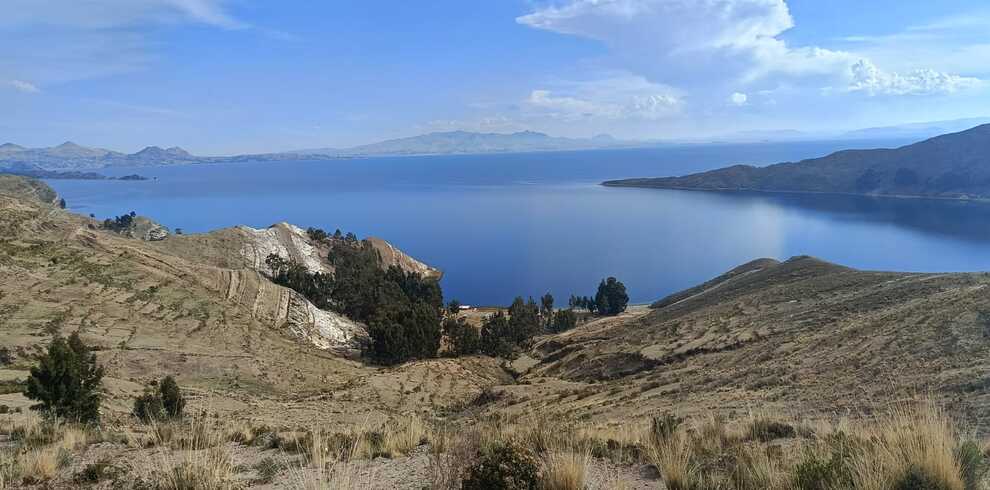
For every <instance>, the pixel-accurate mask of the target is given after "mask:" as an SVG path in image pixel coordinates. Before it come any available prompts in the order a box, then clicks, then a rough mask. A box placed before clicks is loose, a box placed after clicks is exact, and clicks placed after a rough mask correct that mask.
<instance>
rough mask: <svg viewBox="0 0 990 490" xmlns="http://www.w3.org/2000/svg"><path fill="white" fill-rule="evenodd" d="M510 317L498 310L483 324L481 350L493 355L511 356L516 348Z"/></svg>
mask: <svg viewBox="0 0 990 490" xmlns="http://www.w3.org/2000/svg"><path fill="white" fill-rule="evenodd" d="M513 338H514V335H513V334H512V326H511V325H510V324H509V317H508V316H506V315H505V313H503V312H501V311H497V312H495V313H494V314H492V315H490V316H489V317H488V318H486V319H485V322H484V323H483V324H482V325H481V351H482V352H484V353H485V354H487V355H489V356H492V357H505V358H508V357H511V356H512V353H513V351H514V350H515V342H514V341H513Z"/></svg>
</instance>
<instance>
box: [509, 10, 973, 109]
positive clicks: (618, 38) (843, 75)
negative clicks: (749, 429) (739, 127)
mask: <svg viewBox="0 0 990 490" xmlns="http://www.w3.org/2000/svg"><path fill="white" fill-rule="evenodd" d="M516 21H517V22H518V23H519V24H522V25H525V26H528V27H531V28H534V29H540V30H545V31H550V32H554V33H558V34H562V35H569V36H578V37H582V38H587V39H593V40H597V41H600V42H601V43H603V44H604V45H606V46H607V47H608V48H609V50H610V53H609V57H610V61H612V62H613V63H615V64H616V65H617V66H615V67H614V68H615V69H622V70H627V71H628V72H630V73H631V74H632V75H634V76H638V77H641V78H642V79H643V80H644V82H645V83H652V84H658V85H662V86H665V87H668V88H670V90H674V91H678V92H679V93H680V96H679V97H678V98H677V99H676V100H677V104H670V103H668V102H669V101H666V100H665V101H664V103H661V104H660V106H663V107H665V108H668V107H670V106H674V105H676V106H678V107H679V109H681V110H684V109H687V110H689V111H693V112H695V113H709V114H711V113H714V112H716V111H717V108H718V107H724V106H725V105H726V101H728V105H729V106H744V105H752V104H755V103H756V102H757V101H756V100H754V99H753V97H750V96H748V95H747V93H750V94H751V93H759V94H761V97H760V99H759V102H760V103H761V104H763V105H765V106H768V107H769V106H770V105H776V103H777V98H775V97H774V94H775V93H777V92H781V93H786V94H789V95H790V96H791V97H793V98H794V99H795V100H797V99H800V98H801V97H798V96H797V94H799V93H801V94H803V95H804V96H805V97H823V96H825V97H838V96H842V95H843V94H847V95H855V94H860V95H865V96H868V97H873V98H875V97H898V96H938V95H948V94H955V93H959V92H963V91H965V90H967V89H971V88H974V87H978V86H980V85H981V80H979V79H978V78H975V77H966V76H961V75H957V74H953V73H948V72H944V71H939V70H936V69H933V68H930V67H924V66H922V67H915V68H913V69H910V70H907V71H903V72H898V71H891V70H884V69H882V68H880V67H878V66H877V64H876V63H875V62H874V61H873V60H871V59H869V57H867V56H865V55H862V54H858V53H856V52H853V51H848V50H842V49H829V48H825V47H820V46H793V45H790V44H789V43H787V42H785V41H784V40H783V39H782V37H781V36H782V34H784V33H785V32H786V31H788V30H789V29H791V28H793V27H794V26H795V20H794V18H793V17H792V16H791V13H790V10H789V8H788V6H787V3H786V2H785V1H784V0H566V1H564V2H562V3H555V4H551V5H546V6H543V7H540V8H537V9H536V10H534V11H533V12H531V13H529V14H526V15H523V16H521V17H518V18H517V19H516ZM685 101H687V105H685ZM528 102H529V103H531V104H533V105H540V106H544V107H555V108H557V109H559V110H560V111H562V112H569V113H586V114H597V115H601V116H605V117H617V116H619V115H622V114H626V113H629V114H636V111H628V110H623V106H616V105H614V104H613V105H606V106H602V105H601V104H596V103H593V101H589V100H584V99H581V98H579V97H573V96H561V95H559V94H557V93H556V92H552V91H540V90H535V91H534V92H533V93H531V94H530V97H529V100H528ZM675 113H676V112H674V111H667V110H663V111H659V112H658V114H663V115H671V114H675Z"/></svg>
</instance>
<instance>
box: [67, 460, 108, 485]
mask: <svg viewBox="0 0 990 490" xmlns="http://www.w3.org/2000/svg"><path fill="white" fill-rule="evenodd" d="M118 472H119V471H118V469H117V468H115V467H114V466H113V465H112V464H111V463H110V460H108V459H101V460H99V461H97V462H95V463H90V464H88V465H86V467H84V468H83V469H82V471H80V472H79V473H77V474H76V476H75V478H74V480H75V482H76V483H97V482H100V481H103V480H107V479H113V478H114V477H116V475H117V473H118Z"/></svg>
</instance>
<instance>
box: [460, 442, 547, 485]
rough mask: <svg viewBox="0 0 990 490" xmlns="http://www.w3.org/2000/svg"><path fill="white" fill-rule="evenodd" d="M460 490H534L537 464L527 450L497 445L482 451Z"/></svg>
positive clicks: (538, 479)
mask: <svg viewBox="0 0 990 490" xmlns="http://www.w3.org/2000/svg"><path fill="white" fill-rule="evenodd" d="M461 488H462V489H463V490H536V489H538V488H540V474H539V465H538V463H537V461H536V459H535V458H533V456H532V455H531V454H530V453H529V451H527V450H526V449H524V448H522V447H520V446H517V445H514V444H507V443H497V444H495V445H493V446H492V447H490V448H488V449H487V450H484V451H482V452H481V454H480V457H479V458H478V461H477V462H476V463H475V464H474V465H473V466H471V467H470V468H468V471H467V477H466V478H464V481H463V482H461Z"/></svg>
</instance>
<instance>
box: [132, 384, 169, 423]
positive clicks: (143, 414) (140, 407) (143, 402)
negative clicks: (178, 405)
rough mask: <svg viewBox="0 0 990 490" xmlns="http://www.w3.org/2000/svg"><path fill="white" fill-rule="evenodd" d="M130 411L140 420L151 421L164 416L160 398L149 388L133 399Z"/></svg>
mask: <svg viewBox="0 0 990 490" xmlns="http://www.w3.org/2000/svg"><path fill="white" fill-rule="evenodd" d="M131 413H132V414H133V415H134V416H135V417H137V418H138V419H139V420H141V421H142V422H152V421H155V420H162V419H164V418H165V408H164V407H163V406H162V398H161V397H160V396H158V394H157V393H154V392H152V391H150V390H146V391H145V392H144V394H142V395H141V396H139V397H137V399H135V400H134V408H133V409H132V410H131Z"/></svg>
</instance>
